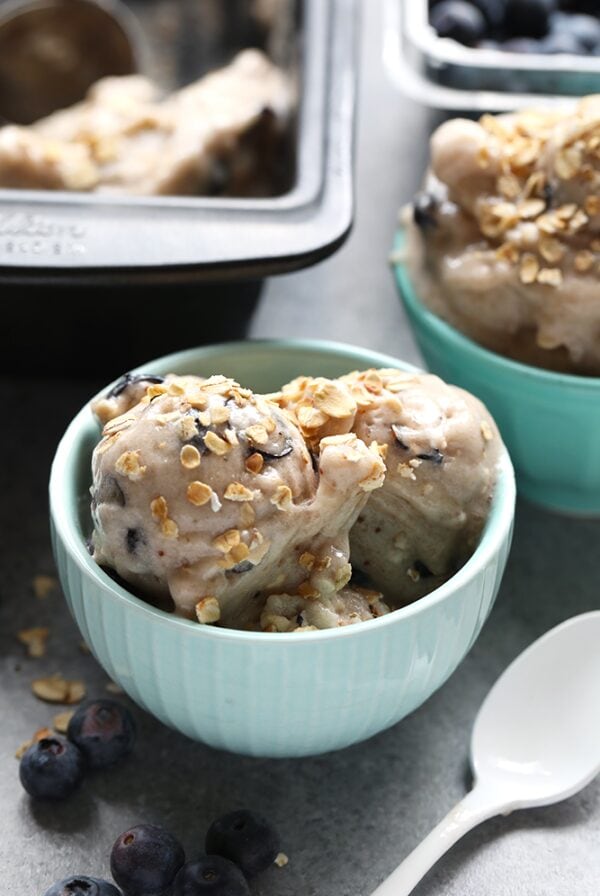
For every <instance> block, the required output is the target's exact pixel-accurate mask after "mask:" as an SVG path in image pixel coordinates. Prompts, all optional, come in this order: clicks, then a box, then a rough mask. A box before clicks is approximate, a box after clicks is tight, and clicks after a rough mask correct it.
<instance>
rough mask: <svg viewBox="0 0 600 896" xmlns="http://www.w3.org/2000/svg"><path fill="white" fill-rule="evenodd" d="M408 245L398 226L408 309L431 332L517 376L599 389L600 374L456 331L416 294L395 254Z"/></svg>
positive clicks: (401, 284)
mask: <svg viewBox="0 0 600 896" xmlns="http://www.w3.org/2000/svg"><path fill="white" fill-rule="evenodd" d="M405 248H406V228H405V227H399V228H398V229H397V231H396V235H395V239H394V245H393V250H392V259H391V264H392V266H393V268H394V274H395V278H396V283H397V286H398V289H399V291H400V295H401V297H402V299H403V301H404V303H405V304H406V306H407V308H408V309H409V310H410V311H412V312H413V313H414V314H415V316H417V317H419V318H420V320H421V321H422V323H423V324H424V325H425V326H426V327H427V328H428V329H429V330H430V331H432V332H433V333H434V335H435V336H438V337H439V338H441V339H444V340H446V341H448V342H453V343H454V344H455V345H456V347H457V348H458V349H459V351H462V352H463V353H467V354H471V355H472V356H474V357H476V358H477V359H478V360H479V361H480V362H483V363H485V364H488V365H489V366H492V367H495V368H497V369H504V372H506V370H508V371H510V372H511V373H512V374H513V375H515V376H520V377H527V378H528V379H536V380H542V381H544V383H545V384H547V385H549V386H553V385H561V386H568V387H569V388H571V389H581V390H582V391H587V390H592V389H594V390H598V389H600V376H581V375H580V374H578V373H560V372H558V371H555V370H547V369H546V368H544V367H535V366H534V365H532V364H524V363H522V362H521V361H514V360H513V359H512V358H507V357H506V356H505V355H500V354H498V353H497V352H493V351H491V349H488V348H484V347H483V346H482V345H479V343H477V342H475V341H474V340H473V339H470V338H469V337H468V336H465V334H464V333H461V331H460V330H457V329H456V327H453V326H452V324H450V323H448V321H446V320H444V319H443V318H441V317H438V315H437V314H435V313H434V312H433V311H430V309H429V308H427V306H426V305H424V304H423V302H422V301H421V299H420V298H419V297H418V296H417V293H416V290H415V287H414V286H413V283H412V280H411V278H410V274H409V272H408V268H407V265H406V261H405V259H398V258H395V257H394V253H398V252H403V250H405Z"/></svg>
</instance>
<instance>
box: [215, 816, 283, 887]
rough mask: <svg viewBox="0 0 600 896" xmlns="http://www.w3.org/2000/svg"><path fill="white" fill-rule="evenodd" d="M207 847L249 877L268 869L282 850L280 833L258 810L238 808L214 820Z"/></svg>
mask: <svg viewBox="0 0 600 896" xmlns="http://www.w3.org/2000/svg"><path fill="white" fill-rule="evenodd" d="M204 848H205V849H206V852H207V853H208V854H209V855H219V856H223V857H224V858H226V859H230V860H231V861H232V862H235V864H236V865H238V866H239V867H240V868H241V869H242V871H243V872H244V874H245V875H246V877H253V876H254V875H255V874H259V873H260V872H261V871H265V870H266V869H267V868H268V867H269V866H270V865H272V864H273V862H274V861H275V859H276V857H277V854H278V853H279V834H278V833H277V831H276V830H275V829H274V827H273V826H272V825H271V824H270V823H269V822H268V821H267V820H266V818H263V817H262V815H257V813H256V812H250V811H249V810H248V809H238V810H236V811H235V812H228V813H227V814H226V815H222V816H221V818H217V819H216V821H213V823H212V824H211V826H210V828H209V829H208V832H207V834H206V841H205V844H204Z"/></svg>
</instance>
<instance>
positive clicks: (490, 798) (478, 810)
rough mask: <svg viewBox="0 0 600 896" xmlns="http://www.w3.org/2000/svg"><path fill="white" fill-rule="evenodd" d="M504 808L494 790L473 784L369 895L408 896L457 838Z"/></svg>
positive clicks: (504, 805) (504, 802)
mask: <svg viewBox="0 0 600 896" xmlns="http://www.w3.org/2000/svg"><path fill="white" fill-rule="evenodd" d="M505 808H506V799H502V797H501V796H500V794H498V792H497V791H493V790H489V789H487V788H484V787H483V786H477V785H476V786H475V787H474V788H473V790H471V792H470V793H468V794H467V795H466V796H465V797H464V798H463V799H462V800H461V801H460V803H458V804H457V805H456V806H455V807H454V808H453V809H451V810H450V812H449V813H448V814H447V815H446V817H445V818H444V819H442V821H440V823H439V824H438V825H436V826H435V827H434V829H433V830H432V831H431V833H430V834H428V835H427V837H425V839H424V840H422V841H421V843H419V845H418V846H417V847H415V849H413V851H412V852H411V853H409V855H408V856H407V857H406V858H405V859H404V861H403V862H401V863H400V865H398V867H397V868H396V870H395V871H392V873H391V874H390V876H389V877H387V878H386V879H385V880H384V881H383V883H382V884H380V885H379V886H378V887H377V889H376V890H375V891H374V892H373V893H372V894H371V896H408V893H412V891H413V889H414V888H415V887H416V885H417V884H418V883H419V881H420V880H421V878H422V877H424V875H425V874H426V873H427V872H428V871H429V869H430V868H432V867H433V865H435V863H436V862H437V860H438V859H439V858H440V857H441V856H443V855H444V853H445V852H447V850H449V849H450V847H451V846H453V845H454V844H455V843H456V841H457V840H460V838H461V837H462V836H463V834H466V833H467V832H468V831H470V830H471V829H472V828H474V827H476V825H478V824H479V823H480V822H482V821H486V820H487V819H488V818H492V817H493V816H494V815H498V814H499V813H500V812H502V810H503V809H505Z"/></svg>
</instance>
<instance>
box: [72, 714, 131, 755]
mask: <svg viewBox="0 0 600 896" xmlns="http://www.w3.org/2000/svg"><path fill="white" fill-rule="evenodd" d="M67 737H68V738H69V740H70V741H72V742H73V743H74V744H75V745H76V746H77V747H79V749H80V750H81V752H82V753H83V755H84V756H85V758H86V760H87V762H88V765H89V766H90V768H105V767H106V766H107V765H112V764H113V762H117V761H118V760H119V759H122V758H123V757H124V756H126V755H127V754H128V753H130V752H131V750H132V748H133V745H134V743H135V722H134V721H133V717H132V715H131V713H130V712H129V710H128V709H126V708H125V707H124V706H122V705H121V704H120V703H117V702H116V701H115V700H89V701H88V702H87V703H83V704H82V705H81V706H80V707H79V709H78V710H77V712H76V713H75V714H74V716H73V717H72V719H71V721H70V722H69V727H68V728H67Z"/></svg>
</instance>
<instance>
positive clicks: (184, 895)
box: [170, 855, 250, 896]
mask: <svg viewBox="0 0 600 896" xmlns="http://www.w3.org/2000/svg"><path fill="white" fill-rule="evenodd" d="M170 896H250V888H249V887H248V884H247V882H246V878H245V877H244V875H243V874H242V872H241V871H240V869H239V868H238V867H237V865H234V864H233V862H230V861H229V860H228V859H224V858H223V857H222V856H207V855H201V856H199V857H198V858H197V859H196V861H195V862H188V863H187V864H186V865H184V866H183V868H181V870H180V871H179V873H178V874H177V877H176V878H175V882H174V884H173V887H172V889H171V893H170Z"/></svg>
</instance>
